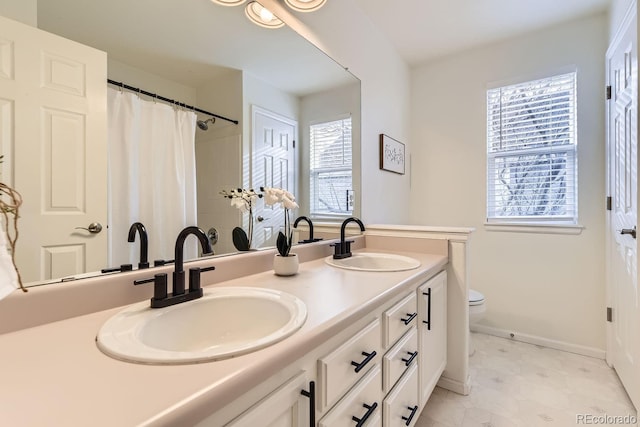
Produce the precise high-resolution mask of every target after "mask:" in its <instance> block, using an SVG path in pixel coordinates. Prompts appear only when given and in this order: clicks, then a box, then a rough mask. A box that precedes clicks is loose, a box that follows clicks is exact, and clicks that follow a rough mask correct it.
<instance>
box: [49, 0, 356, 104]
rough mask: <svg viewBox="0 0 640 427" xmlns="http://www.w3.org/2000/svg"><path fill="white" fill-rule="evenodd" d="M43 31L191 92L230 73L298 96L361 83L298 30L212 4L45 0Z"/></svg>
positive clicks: (190, 0) (157, 0) (241, 9)
mask: <svg viewBox="0 0 640 427" xmlns="http://www.w3.org/2000/svg"><path fill="white" fill-rule="evenodd" d="M38 27H40V28H41V29H43V30H46V31H49V32H52V33H54V34H58V35H61V36H63V37H66V38H69V39H71V40H75V41H78V42H80V43H82V44H86V45H89V46H93V47H95V48H97V49H100V50H103V51H106V52H108V54H109V56H110V57H111V58H113V59H115V60H117V61H119V62H122V63H125V64H128V65H130V66H133V67H136V68H140V69H142V70H146V71H149V72H152V73H154V74H156V75H159V76H161V77H164V78H166V79H169V80H172V81H175V82H178V83H182V84H184V85H187V86H190V87H199V86H201V85H203V84H205V83H206V82H209V81H211V80H212V78H213V77H214V76H215V75H216V74H217V73H221V72H224V71H225V70H229V69H236V70H243V71H245V72H247V73H249V74H251V75H253V76H255V77H258V78H259V79H261V80H263V81H266V82H268V83H269V84H271V85H272V86H275V87H277V88H279V89H281V90H284V91H285V92H289V93H291V94H295V95H298V96H302V95H306V94H309V93H314V92H317V91H322V90H324V89H327V88H330V87H336V86H339V85H343V84H347V83H352V82H354V81H356V79H355V78H354V77H353V76H352V75H351V74H349V73H348V72H346V71H345V70H344V69H343V68H342V67H341V66H339V65H338V64H337V63H336V62H334V61H333V60H331V59H330V58H329V57H328V56H326V55H325V54H324V53H323V52H322V51H320V50H319V49H317V48H316V47H315V46H313V45H312V44H311V43H309V42H308V41H307V40H306V39H304V38H303V37H301V36H300V35H298V34H297V33H295V32H294V31H293V30H291V29H290V28H288V27H284V28H280V29H278V30H268V29H264V28H260V27H258V26H257V25H254V24H252V23H251V22H249V20H248V19H247V18H246V17H245V15H244V7H224V6H219V5H216V4H214V3H212V2H211V1H210V0H135V1H131V0H100V1H98V0H38Z"/></svg>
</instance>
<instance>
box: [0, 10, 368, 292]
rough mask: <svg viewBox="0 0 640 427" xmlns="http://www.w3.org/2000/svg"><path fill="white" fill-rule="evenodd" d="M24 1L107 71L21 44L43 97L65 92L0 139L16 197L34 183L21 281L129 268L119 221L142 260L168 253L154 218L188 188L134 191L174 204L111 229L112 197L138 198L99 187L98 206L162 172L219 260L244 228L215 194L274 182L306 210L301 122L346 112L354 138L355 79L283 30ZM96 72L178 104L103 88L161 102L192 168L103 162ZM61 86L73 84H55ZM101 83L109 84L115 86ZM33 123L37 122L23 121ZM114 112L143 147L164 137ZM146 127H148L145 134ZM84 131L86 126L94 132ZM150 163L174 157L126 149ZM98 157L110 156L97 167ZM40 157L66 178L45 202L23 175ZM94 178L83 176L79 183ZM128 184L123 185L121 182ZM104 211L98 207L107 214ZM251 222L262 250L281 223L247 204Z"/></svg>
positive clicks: (178, 13) (242, 218)
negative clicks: (35, 52)
mask: <svg viewBox="0 0 640 427" xmlns="http://www.w3.org/2000/svg"><path fill="white" fill-rule="evenodd" d="M25 1H31V2H36V3H37V23H38V28H39V29H40V30H43V31H46V32H48V33H53V34H56V35H59V36H62V37H64V38H66V39H70V40H73V41H75V42H78V43H80V44H81V45H84V46H90V47H92V48H95V49H98V50H100V51H103V52H106V67H102V68H106V69H104V70H103V71H102V73H101V72H97V73H96V75H97V76H98V77H91V76H89V77H87V76H88V74H86V75H84V74H82V73H84V72H85V71H86V72H87V73H89V71H91V70H93V69H94V68H96V67H98V68H100V63H101V61H102V62H104V57H103V56H102V57H101V56H100V55H98V54H95V53H93V52H92V51H91V50H89V51H88V52H87V51H84V50H82V49H81V48H82V47H83V46H78V45H75V44H73V45H72V46H71V47H69V46H68V45H64V44H62V45H57V44H55V43H54V42H55V40H54V41H52V39H51V38H48V37H47V36H46V35H41V36H38V37H33V36H31V37H30V39H31V40H32V41H34V40H35V41H36V44H40V45H41V46H40V47H42V48H44V49H43V52H45V54H44V56H43V57H44V58H46V59H48V60H50V64H52V65H50V67H49V68H48V72H49V74H50V75H51V76H53V77H56V78H58V82H52V84H51V85H50V86H51V87H50V88H49V89H52V90H53V91H52V93H54V92H55V93H59V92H65V91H66V92H70V93H65V94H64V96H66V98H65V99H63V100H62V101H61V103H60V104H52V105H44V106H42V107H38V110H37V111H38V112H35V113H34V112H31V113H28V114H29V116H27V117H19V115H20V114H25V113H22V112H21V111H19V110H16V112H15V122H14V123H15V128H16V130H15V142H14V143H13V145H14V146H15V147H16V149H15V150H14V152H10V151H9V152H8V151H7V149H6V143H5V142H4V141H3V142H2V150H3V153H4V154H9V156H8V158H9V159H12V160H13V163H12V164H10V165H7V166H6V167H5V168H4V169H3V174H4V173H6V172H7V171H10V174H11V175H12V176H13V180H14V182H13V184H14V186H15V187H17V189H18V190H21V189H22V190H23V193H27V194H30V191H32V190H30V189H31V188H33V192H32V193H31V194H35V196H32V197H30V198H27V197H25V203H24V205H23V208H24V210H25V213H23V220H22V224H21V225H22V229H21V240H20V241H19V242H18V249H17V252H16V255H17V258H18V266H19V268H20V269H21V272H22V274H23V276H24V277H25V282H32V283H43V282H44V283H46V282H58V281H60V280H59V279H60V278H67V277H70V276H71V277H74V278H82V277H89V276H92V275H94V274H96V273H99V271H100V270H101V269H106V268H116V269H118V270H119V269H120V266H121V264H133V266H134V268H137V267H138V263H139V262H140V259H139V257H140V246H139V245H140V240H139V239H138V240H136V241H134V242H132V243H129V242H128V241H127V233H128V230H129V227H130V226H131V224H132V223H134V222H141V223H142V224H144V226H145V228H146V230H147V231H148V233H149V240H148V245H149V246H148V261H149V262H150V263H152V264H153V261H154V260H158V259H160V260H169V259H170V258H173V249H174V243H175V238H176V236H177V234H178V232H177V231H176V229H169V228H168V227H166V226H163V224H162V223H161V222H159V221H158V220H157V219H156V216H157V215H156V214H157V213H159V212H163V213H164V212H168V213H170V214H172V215H173V214H174V213H175V212H176V211H184V210H185V202H184V199H185V198H187V199H188V198H189V196H188V195H187V194H186V193H187V190H181V189H177V190H176V189H174V190H169V189H168V187H163V185H157V186H156V187H155V188H153V189H151V190H146V194H149V193H152V194H160V193H167V194H168V195H169V196H174V198H173V199H172V198H169V199H167V200H165V201H163V202H160V204H157V205H155V206H154V207H153V208H152V209H151V212H152V214H150V215H147V216H146V217H140V216H136V215H135V214H130V215H129V216H128V217H127V218H126V220H124V221H121V224H115V223H114V222H113V218H114V215H115V213H114V210H115V211H119V210H120V208H119V207H118V205H117V202H122V201H126V202H127V203H129V204H133V205H135V204H137V203H139V202H140V200H141V199H142V198H143V197H144V196H145V194H139V195H136V196H134V195H132V193H131V192H130V191H129V190H124V191H122V192H118V193H114V192H113V191H112V193H111V198H110V199H108V197H107V194H108V193H107V191H108V188H107V187H108V185H107V183H108V182H110V181H108V180H111V181H113V178H114V176H115V177H124V176H127V177H129V178H131V177H134V178H135V179H136V180H137V181H136V182H139V183H143V182H145V181H147V182H154V183H156V184H157V183H158V182H160V180H161V179H164V176H163V175H171V174H175V175H178V180H184V179H185V176H187V175H189V174H190V173H191V174H193V178H194V185H193V186H192V189H191V190H189V192H191V194H192V196H193V197H192V198H193V202H192V203H191V204H190V206H191V207H192V208H193V209H194V212H193V213H192V214H191V215H192V216H191V217H190V218H192V219H189V220H188V219H185V220H184V221H186V222H185V223H184V224H182V225H181V227H183V226H187V225H193V223H194V222H195V223H196V224H197V226H198V227H200V228H201V229H202V230H204V231H205V232H208V231H210V230H211V229H215V232H214V231H211V233H212V235H216V236H217V244H216V245H215V246H214V247H213V249H214V252H215V253H216V254H226V253H232V252H234V251H235V248H234V246H233V244H232V230H233V228H234V227H237V226H241V227H243V228H245V229H246V228H247V226H248V218H247V215H243V214H241V213H240V212H239V211H238V210H237V209H235V208H234V207H232V206H231V205H230V204H229V200H228V199H225V198H224V197H222V196H221V195H220V194H219V193H220V191H221V190H224V189H231V188H238V187H244V188H259V187H260V186H275V187H285V188H288V189H289V190H290V191H292V192H293V193H294V194H295V195H296V196H297V200H298V201H299V203H300V206H301V208H300V212H299V213H301V214H308V213H309V211H310V207H309V197H310V194H309V193H310V191H309V185H310V184H309V161H308V156H309V150H308V144H309V127H310V126H311V125H312V124H315V123H319V122H327V121H330V120H336V119H342V118H344V117H352V118H353V120H354V123H353V129H354V131H353V132H354V135H353V138H354V140H355V139H357V138H359V133H358V132H359V120H360V118H359V116H360V84H359V81H358V80H357V79H356V78H355V77H353V75H351V74H350V73H348V72H347V71H345V70H344V69H343V68H342V67H341V66H339V65H338V64H337V63H335V62H334V61H333V60H331V58H329V57H327V56H326V55H325V54H324V53H323V52H321V51H320V50H318V49H317V48H316V47H314V46H313V45H311V44H310V43H309V42H308V41H307V40H305V39H304V38H302V37H301V36H299V35H298V34H296V33H295V32H294V31H292V30H291V29H290V28H288V27H283V28H280V29H277V30H267V29H264V28H259V27H257V26H255V25H253V24H251V23H250V22H249V21H248V20H247V19H246V17H245V16H244V13H243V11H242V8H228V7H221V6H218V5H215V4H213V3H212V2H210V1H208V0H161V1H159V0H139V1H135V2H130V1H127V0H110V1H108V2H104V1H103V2H97V1H86V0H25ZM149 11H153V14H150V13H149ZM34 21H35V19H34ZM1 27H2V30H0V32H2V34H0V37H1V38H4V39H12V37H14V35H13V34H11V33H7V31H9V29H8V28H7V27H8V26H6V25H3V26H1ZM34 31H35V30H34ZM41 33H42V32H41ZM56 40H57V39H56ZM76 49H80V50H76ZM77 52H80V57H81V59H82V62H81V61H79V60H78V61H76V60H74V59H72V58H73V56H72V54H76V53H77ZM92 55H93V56H95V58H94V57H93V56H92ZM96 64H97V65H96ZM32 65H34V64H32ZM35 65H36V66H34V67H33V68H39V66H38V65H39V64H35ZM43 68H47V67H46V66H45V67H43ZM73 77H79V78H81V79H82V78H85V81H83V82H82V84H80V85H77V86H74V84H75V83H74V82H73V81H72V78H73ZM107 78H109V79H112V80H115V81H117V82H123V83H125V84H127V85H129V86H132V87H135V88H140V89H143V90H145V91H148V92H150V93H153V94H157V95H159V96H162V97H165V98H169V99H172V100H176V101H177V102H178V103H179V104H181V105H169V104H167V103H166V102H163V101H161V100H160V99H159V97H154V96H145V95H143V94H136V93H135V91H134V92H133V93H132V91H127V90H123V91H120V90H118V89H114V90H113V91H114V92H116V94H120V95H122V96H124V95H125V94H129V95H130V96H132V97H134V98H139V100H141V101H144V102H143V104H142V105H143V106H149V105H154V104H161V105H163V107H161V108H165V109H169V110H172V111H174V110H175V111H178V112H181V113H183V115H184V116H185V119H184V120H183V121H184V122H188V123H189V127H190V129H189V130H188V131H187V133H189V132H190V133H191V135H192V138H193V140H194V143H193V153H194V157H195V171H194V166H188V165H187V166H184V167H183V172H180V171H178V172H176V167H175V165H176V163H175V162H171V163H166V164H165V166H163V167H162V169H161V170H160V171H156V172H155V173H152V172H151V171H149V170H146V169H140V168H139V167H138V166H134V167H131V164H116V162H115V161H114V160H113V159H112V158H111V157H109V155H110V154H108V150H109V149H110V148H108V143H107V137H106V134H107V133H108V134H109V141H111V139H112V136H113V135H114V131H113V129H112V124H113V119H112V117H111V116H109V117H108V118H107V107H106V105H107V83H106V80H107ZM92 79H93V80H92ZM54 83H55V84H54ZM56 85H57V86H56ZM64 85H68V86H69V87H70V88H71V89H72V90H67V89H68V88H67V87H62V86H64ZM110 87H111V88H115V86H114V85H110ZM61 88H62V89H64V90H58V91H57V92H56V90H55V89H61ZM76 89H77V90H76ZM74 91H75V92H74ZM42 96H43V98H45V99H46V101H47V102H48V100H49V98H47V97H49V96H51V97H53V96H54V95H51V94H45V95H42ZM185 104H186V105H189V106H197V107H198V108H200V109H202V110H205V111H208V112H212V113H214V114H216V115H220V116H224V117H227V118H231V119H232V120H237V121H238V124H234V123H232V122H229V121H225V120H221V119H216V120H213V118H212V116H210V115H207V114H202V113H198V112H195V113H194V111H193V110H192V109H190V108H186V107H185ZM83 106H84V107H87V108H88V109H89V110H91V111H90V114H92V115H85V112H84V111H82V110H81V107H83ZM140 108H144V107H140ZM120 112H122V111H120ZM86 114H89V113H86ZM38 116H40V117H41V119H40V120H36V119H34V117H38ZM125 118H126V119H127V120H130V121H133V122H134V128H135V127H136V126H138V127H144V128H145V129H147V130H151V131H152V132H151V134H152V136H151V141H152V142H151V143H152V144H153V141H159V139H160V136H161V134H163V133H166V132H167V131H162V130H161V129H162V127H161V124H164V123H165V122H166V121H167V120H169V119H166V118H162V119H158V118H156V119H155V120H154V119H151V121H150V122H148V123H146V124H142V123H141V122H139V121H136V120H137V119H136V116H135V115H133V114H131V115H128V116H127V115H125ZM107 128H108V129H109V132H107ZM96 129H97V133H96ZM154 130H155V131H157V132H156V134H155V135H154V134H153V131H154ZM27 131H29V132H31V133H29V132H27ZM91 132H94V134H93V136H91V135H92V134H91ZM79 134H87V135H89V137H88V138H87V139H88V141H87V145H86V147H85V146H84V145H81V144H76V145H73V144H72V145H71V146H69V145H68V144H67V143H62V142H61V141H69V140H71V141H75V139H74V138H77V137H78V135H79ZM41 136H43V138H41ZM25 138H31V139H33V140H34V141H39V140H40V142H39V143H38V144H40V145H38V144H36V145H34V146H33V147H30V148H24V147H23V148H21V149H20V148H18V147H22V144H23V140H24V139H25ZM47 138H48V139H47ZM56 138H57V139H56ZM47 141H48V143H46V144H45V142H47ZM56 141H58V142H56ZM294 145H295V150H294V149H293V148H294ZM41 147H45V148H41ZM74 149H77V151H73V150H74ZM40 151H44V152H42V153H40ZM162 155H166V156H167V157H169V158H171V157H172V156H173V157H175V158H177V157H180V156H181V155H178V154H175V153H174V154H171V153H170V152H168V151H167V149H163V148H160V147H159V143H158V145H151V147H150V148H147V149H145V150H144V151H142V152H139V155H138V157H140V156H149V157H152V158H154V161H153V162H151V163H150V164H152V165H155V164H157V162H156V157H160V156H162ZM107 158H110V159H111V163H110V164H109V165H108V166H107V164H106V163H107V161H106V160H107ZM45 159H47V160H46V162H49V163H48V164H50V165H52V168H53V169H56V168H57V169H56V170H57V171H58V172H60V171H66V172H68V173H59V174H58V175H57V178H56V179H57V181H56V180H52V181H51V182H47V185H49V188H56V186H58V187H61V188H64V189H66V190H65V191H63V192H59V193H56V194H54V196H55V197H58V199H55V197H53V196H51V194H49V193H47V192H46V191H44V192H42V191H41V189H40V188H39V186H38V185H37V184H38V182H35V181H41V182H46V180H44V178H42V177H41V178H34V176H36V175H34V170H33V169H34V168H37V166H36V165H39V164H47V163H46V162H45ZM165 160H166V159H165ZM45 169H46V167H45ZM79 170H82V171H87V174H86V176H84V175H82V174H79V173H76V172H77V171H79ZM103 170H104V172H103ZM114 171H119V172H114ZM49 172H51V171H49ZM89 172H91V173H89ZM94 172H95V175H96V176H95V177H94V176H92V174H93V173H94ZM98 172H100V173H98ZM107 173H109V176H110V178H107ZM354 173H357V172H354ZM78 175H82V176H83V181H82V182H79V181H78V180H77V179H76V178H77V176H78ZM38 176H40V175H38ZM43 176H44V175H43ZM60 179H62V181H60ZM131 182H132V181H127V183H128V185H129V187H131V186H132V184H131ZM111 185H112V183H110V184H109V186H111ZM137 185H138V184H136V186H137ZM340 191H342V189H340ZM24 195H25V194H23V196H24ZM46 195H49V196H51V197H52V198H51V200H48V201H49V202H50V203H49V205H48V207H49V211H48V212H47V213H48V214H49V215H43V216H40V217H38V218H36V217H35V215H34V214H30V213H28V212H27V211H28V210H29V209H31V211H33V212H35V211H38V212H40V211H42V210H43V208H42V207H41V206H40V205H38V203H39V202H38V201H36V200H40V199H43V198H45V196H46ZM175 196H179V197H178V198H176V197H175ZM338 197H339V198H342V195H339V196H338V195H336V198H338ZM54 199H55V200H54ZM79 200H80V201H79ZM93 200H95V201H98V202H99V203H98V204H99V207H98V208H97V209H98V210H97V211H96V213H95V214H90V215H84V216H81V215H79V213H80V212H84V211H85V210H86V209H85V204H87V203H89V202H90V201H93ZM107 202H108V203H107ZM68 206H79V207H78V208H77V209H76V212H74V214H73V215H71V219H70V220H68V221H67V222H66V223H61V222H59V218H58V217H60V216H62V215H61V212H62V211H64V210H65V209H64V208H65V207H68ZM45 211H46V209H45ZM107 212H111V214H110V216H109V215H107ZM116 213H117V212H116ZM295 215H297V213H295ZM254 216H255V217H256V218H258V217H260V218H261V219H262V220H260V221H256V223H255V224H254V225H255V229H254V242H255V243H254V245H253V247H254V248H259V247H263V246H265V245H267V246H268V245H273V244H274V239H275V236H276V235H277V232H278V230H279V228H280V227H281V226H282V222H281V221H280V219H279V218H278V216H277V212H275V211H271V210H269V209H268V207H267V208H266V209H265V207H264V205H263V203H260V204H259V206H258V211H257V212H255V213H254ZM55 221H58V222H55ZM94 222H96V223H100V224H101V225H102V226H103V230H102V232H99V233H95V232H92V231H91V227H90V224H91V223H94ZM76 227H79V229H76ZM181 227H180V228H181ZM52 230H55V231H57V232H59V234H60V236H55V237H52V238H51V239H53V240H51V239H50V240H47V239H49V237H47V236H46V235H47V233H50V232H52ZM94 230H95V229H94ZM178 231H179V229H178ZM154 236H155V237H154ZM45 237H46V238H45ZM43 238H45V239H44V240H43ZM93 246H95V248H94V247H93ZM195 256H198V253H197V252H196V242H195V240H194V242H193V250H192V253H191V255H190V257H195ZM185 258H188V257H187V256H185ZM93 272H96V273H93Z"/></svg>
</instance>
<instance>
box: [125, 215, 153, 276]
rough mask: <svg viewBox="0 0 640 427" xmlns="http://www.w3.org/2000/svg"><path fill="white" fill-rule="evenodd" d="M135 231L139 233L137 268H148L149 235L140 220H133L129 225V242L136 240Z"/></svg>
mask: <svg viewBox="0 0 640 427" xmlns="http://www.w3.org/2000/svg"><path fill="white" fill-rule="evenodd" d="M136 231H137V232H138V234H139V235H140V262H138V268H139V269H142V268H149V261H148V253H149V237H148V236H147V229H146V228H144V225H143V224H142V223H141V222H134V223H133V224H131V227H129V238H128V239H127V240H128V242H129V243H133V242H134V241H135V240H136Z"/></svg>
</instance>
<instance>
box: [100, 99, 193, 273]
mask: <svg viewBox="0 0 640 427" xmlns="http://www.w3.org/2000/svg"><path fill="white" fill-rule="evenodd" d="M108 122H109V123H108V132H109V134H108V141H109V228H108V237H109V258H110V259H109V265H110V266H112V267H118V266H120V265H121V264H128V263H132V264H133V266H134V268H137V263H138V260H139V249H138V248H139V242H140V237H139V236H138V235H136V243H135V244H133V243H128V242H127V235H128V231H129V227H130V226H131V224H133V223H134V222H141V223H142V224H144V226H145V228H146V229H147V233H148V236H149V263H151V265H153V261H154V260H156V259H163V260H168V259H173V258H174V248H175V240H176V237H177V236H178V233H179V232H180V230H182V229H183V228H184V227H186V226H190V225H196V222H197V211H196V166H195V126H196V115H195V114H194V113H193V112H191V111H184V110H182V109H179V108H175V107H174V106H171V105H167V104H163V103H159V102H154V101H146V100H143V99H140V97H139V96H138V95H137V94H135V93H130V92H126V91H120V90H117V89H113V88H108ZM196 256H197V246H196V244H195V239H193V238H190V239H189V240H187V245H185V250H184V259H190V258H195V257H196Z"/></svg>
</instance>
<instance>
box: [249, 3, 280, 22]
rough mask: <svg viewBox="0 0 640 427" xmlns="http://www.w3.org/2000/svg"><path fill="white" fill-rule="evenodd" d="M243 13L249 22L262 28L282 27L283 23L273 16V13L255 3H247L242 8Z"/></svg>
mask: <svg viewBox="0 0 640 427" xmlns="http://www.w3.org/2000/svg"><path fill="white" fill-rule="evenodd" d="M244 13H245V14H246V15H247V18H249V20H250V21H251V22H253V23H254V24H257V25H259V26H261V27H264V28H280V27H282V26H284V22H282V21H281V20H280V19H279V18H278V17H277V16H275V15H274V14H273V12H271V11H270V10H269V9H267V8H265V7H264V6H262V5H261V4H260V3H258V2H256V1H252V2H250V3H248V4H247V6H246V7H245V8H244Z"/></svg>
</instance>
